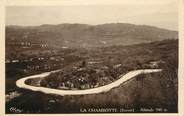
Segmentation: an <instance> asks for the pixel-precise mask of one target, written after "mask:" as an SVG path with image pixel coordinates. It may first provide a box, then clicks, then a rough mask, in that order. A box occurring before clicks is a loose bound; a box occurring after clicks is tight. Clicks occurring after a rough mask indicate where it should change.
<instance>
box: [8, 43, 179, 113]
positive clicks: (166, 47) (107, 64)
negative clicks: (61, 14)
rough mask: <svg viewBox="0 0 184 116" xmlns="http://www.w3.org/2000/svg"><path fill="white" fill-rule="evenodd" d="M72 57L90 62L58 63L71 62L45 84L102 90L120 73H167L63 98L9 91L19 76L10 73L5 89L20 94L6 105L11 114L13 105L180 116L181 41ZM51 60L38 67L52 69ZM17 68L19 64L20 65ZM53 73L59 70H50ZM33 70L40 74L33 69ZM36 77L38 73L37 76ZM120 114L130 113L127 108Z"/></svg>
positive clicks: (48, 109)
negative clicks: (132, 71)
mask: <svg viewBox="0 0 184 116" xmlns="http://www.w3.org/2000/svg"><path fill="white" fill-rule="evenodd" d="M59 55H60V54H59ZM67 55H68V56H70V57H74V56H82V57H84V56H85V58H83V59H79V60H77V61H76V60H75V61H73V63H71V61H67V60H68V57H67V58H66V60H64V62H63V61H58V62H57V64H61V63H62V62H63V63H67V62H68V63H67V65H62V66H61V67H58V68H60V69H62V70H63V72H58V73H52V74H51V75H50V76H48V77H45V78H44V79H43V80H42V81H41V86H44V87H48V88H55V89H63V88H60V85H61V83H65V82H66V84H65V86H66V87H67V88H69V89H72V88H74V87H75V88H78V89H88V88H89V87H90V86H91V85H92V86H93V84H94V85H97V84H96V82H95V80H97V82H98V83H99V84H98V85H99V86H101V85H104V84H108V83H111V82H112V81H115V80H117V79H118V78H116V77H118V76H119V75H120V74H126V73H127V72H129V71H131V70H137V69H147V68H162V69H163V71H162V72H160V73H154V74H146V75H139V76H137V77H135V78H134V79H132V80H130V81H128V82H127V83H126V84H122V85H120V86H119V87H117V88H114V89H112V90H110V91H108V92H106V93H101V94H92V95H81V96H64V97H61V96H56V95H49V94H43V93H40V92H32V91H29V90H25V89H20V88H16V87H12V88H10V85H11V86H12V85H13V82H14V81H15V80H16V79H15V80H13V78H15V74H14V75H13V76H12V77H11V76H9V75H8V74H9V73H7V79H8V80H6V81H7V82H6V85H7V87H6V88H7V89H9V91H13V90H14V91H15V90H16V92H17V93H20V94H21V95H19V96H18V97H15V98H14V99H11V101H10V100H9V101H8V102H6V109H7V110H6V112H7V113H13V112H12V111H11V110H9V109H10V108H11V107H16V108H17V109H20V110H21V111H22V113H37V112H41V113H43V112H44V113H74V112H75V113H81V111H80V108H117V109H119V110H121V109H134V111H135V112H138V113H140V112H143V111H141V108H153V109H154V110H153V111H150V112H157V113H163V112H167V113H169V112H173V113H176V112H177V105H178V99H177V98H178V93H177V92H178V40H163V41H157V42H152V43H144V44H137V45H129V46H111V47H104V48H100V49H96V50H95V49H92V50H83V51H79V50H78V51H73V52H69V53H68V54H67ZM33 62H34V61H33ZM49 62H50V61H49ZM49 62H41V63H39V64H38V63H37V62H36V63H37V64H38V65H40V66H41V65H42V64H44V63H47V64H48V65H50V66H51V64H50V63H49ZM84 62H85V63H84ZM120 64H121V65H120ZM10 65H11V64H9V65H7V66H6V69H9V72H14V73H18V72H16V71H14V70H11V67H10ZM12 65H13V66H15V63H13V64H12ZM13 66H12V67H13ZM26 66H28V67H30V64H25V67H26ZM81 69H83V70H81ZM16 70H18V71H22V70H27V72H29V71H30V69H29V68H22V69H21V68H19V67H16ZM39 70H41V71H42V72H44V71H45V72H46V71H49V70H43V69H42V68H41V69H39ZM50 70H55V69H53V68H51V69H50ZM34 71H36V70H35V69H34ZM36 73H37V72H34V74H36ZM18 74H19V75H18V76H17V79H18V78H22V77H25V76H26V72H23V71H22V74H20V73H18ZM94 75H95V76H94ZM8 76H9V77H8ZM93 77H95V78H93ZM104 77H106V78H104ZM38 79H39V78H38ZM77 79H78V80H79V79H83V80H85V81H86V82H87V83H82V84H80V82H79V81H77ZM35 82H36V83H35ZM67 82H70V85H67ZM74 82H75V84H74V87H72V86H71V83H74ZM27 83H28V84H30V85H34V86H38V85H36V84H37V83H38V80H37V79H35V80H34V79H33V80H29V81H27ZM77 83H78V84H80V85H83V86H80V85H79V87H77V86H78V85H76V84H77ZM53 85H54V86H53ZM88 85H90V86H88ZM39 86H40V85H39ZM66 87H65V89H66ZM93 87H94V86H93ZM7 91H8V90H7ZM15 104H16V105H15ZM157 108H161V109H162V111H160V110H157ZM119 112H124V113H126V111H123V110H122V111H119ZM150 112H148V113H150ZM88 113H89V112H88ZM144 113H145V112H144Z"/></svg>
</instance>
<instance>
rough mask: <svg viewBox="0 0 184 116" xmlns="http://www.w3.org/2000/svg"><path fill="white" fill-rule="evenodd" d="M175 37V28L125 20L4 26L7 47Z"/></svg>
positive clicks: (104, 43) (90, 44) (103, 44)
mask: <svg viewBox="0 0 184 116" xmlns="http://www.w3.org/2000/svg"><path fill="white" fill-rule="evenodd" d="M176 38H178V37H177V32H176V31H171V30H166V29H161V28H157V27H152V26H146V25H134V24H127V23H110V24H102V25H86V24H59V25H41V26H27V27H22V26H7V27H6V45H7V47H9V45H23V46H26V47H31V46H34V45H37V44H41V45H43V46H51V47H56V48H61V47H63V48H67V47H72V48H79V47H82V48H83V47H87V48H91V47H92V48H93V47H107V46H112V45H131V44H138V43H146V42H152V41H161V40H164V39H176Z"/></svg>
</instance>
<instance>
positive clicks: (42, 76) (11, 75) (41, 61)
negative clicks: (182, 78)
mask: <svg viewBox="0 0 184 116" xmlns="http://www.w3.org/2000/svg"><path fill="white" fill-rule="evenodd" d="M141 1H142V2H141ZM178 7H179V5H178V0H140V2H137V1H136V0H130V1H126V2H123V3H122V4H104V5H103V4H89V5H84V4H78V5H54V6H53V5H50V6H49V5H47V6H46V5H20V6H18V5H9V6H6V7H5V14H6V15H5V113H6V114H71V113H72V114H74V113H77V114H84V113H86V114H103V113H111V114H117V113H178V82H179V81H178V65H179V63H178V62H179V60H178V59H179V56H178V55H179V52H178V51H179V50H178V49H179V28H178V25H179V22H178Z"/></svg>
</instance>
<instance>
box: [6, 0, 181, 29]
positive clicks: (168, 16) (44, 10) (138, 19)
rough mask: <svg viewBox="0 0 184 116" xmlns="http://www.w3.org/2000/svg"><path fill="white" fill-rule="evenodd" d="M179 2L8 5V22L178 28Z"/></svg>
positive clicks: (19, 23) (17, 23) (27, 24)
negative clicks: (124, 24) (117, 24)
mask: <svg viewBox="0 0 184 116" xmlns="http://www.w3.org/2000/svg"><path fill="white" fill-rule="evenodd" d="M130 1H133V0H130ZM142 1H143V0H142ZM148 1H150V0H148ZM177 5H178V4H177V0H163V1H159V0H154V1H151V3H150V2H143V3H136V2H134V3H133V2H126V3H125V4H120V5H113V4H112V5H73V6H66V5H64V6H7V7H6V25H17V26H39V25H43V24H49V25H56V24H63V23H69V24H76V23H77V24H89V25H100V24H106V23H130V24H135V25H149V26H155V27H159V28H164V29H169V30H178V6H177Z"/></svg>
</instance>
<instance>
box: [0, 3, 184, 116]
mask: <svg viewBox="0 0 184 116" xmlns="http://www.w3.org/2000/svg"><path fill="white" fill-rule="evenodd" d="M135 1H136V0H135ZM178 1H179V74H178V77H179V79H178V82H179V102H178V103H179V113H161V114H160V113H152V114H151V113H139V114H135V113H128V114H125V113H124V114H123V113H118V114H98V115H102V116H111V115H117V116H120V115H123V116H127V115H129V116H137V115H138V116H156V115H161V116H184V112H183V111H184V97H183V96H184V71H183V69H184V47H183V45H184V0H178ZM141 2H143V0H137V3H141ZM123 3H126V0H6V1H5V0H0V44H1V45H0V53H1V55H0V66H1V67H0V69H1V73H0V77H1V79H0V82H1V84H0V86H1V90H0V105H1V106H0V115H5V67H4V66H5V28H4V27H5V7H6V6H9V5H10V6H14V5H15V6H16V5H18V6H35V5H37V6H56V5H57V6H58V5H102V4H104V5H110V4H123ZM182 85H183V86H182ZM8 115H10V114H8ZM12 115H22V116H24V115H25V114H12ZM26 115H30V116H32V115H33V114H26ZM34 115H36V114H34ZM38 115H42V114H38ZM45 115H53V114H45ZM54 115H60V116H64V115H68V116H73V115H74V114H54ZM75 115H78V116H81V115H85V116H86V115H93V116H96V115H97V114H75Z"/></svg>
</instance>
